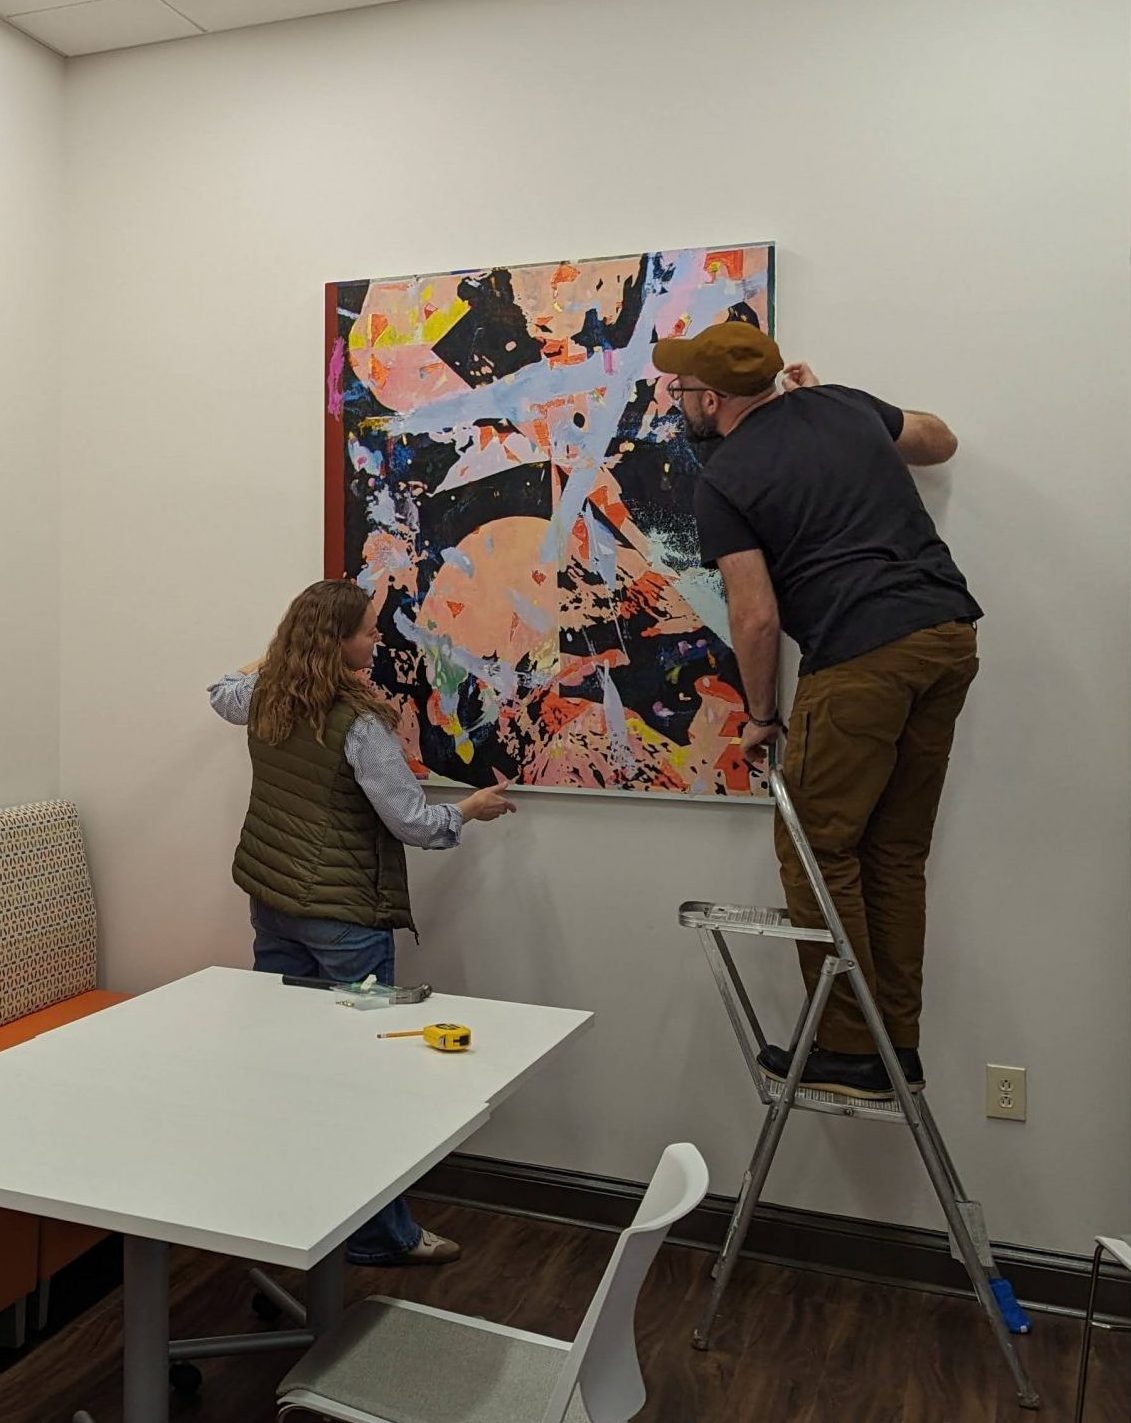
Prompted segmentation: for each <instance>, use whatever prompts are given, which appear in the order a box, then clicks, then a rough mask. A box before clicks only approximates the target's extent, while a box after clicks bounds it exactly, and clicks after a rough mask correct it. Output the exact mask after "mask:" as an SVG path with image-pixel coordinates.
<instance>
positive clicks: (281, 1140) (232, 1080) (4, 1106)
mask: <svg viewBox="0 0 1131 1423" xmlns="http://www.w3.org/2000/svg"><path fill="white" fill-rule="evenodd" d="M440 1021H451V1022H459V1023H465V1024H467V1025H468V1026H470V1027H471V1029H472V1034H473V1046H472V1050H471V1051H470V1052H466V1053H458V1054H457V1053H453V1054H445V1053H437V1052H433V1051H432V1050H431V1049H429V1048H427V1047H425V1046H424V1044H423V1042H422V1041H420V1040H419V1039H414V1038H407V1039H394V1040H384V1041H383V1040H380V1039H378V1037H377V1034H378V1032H383V1031H393V1030H399V1029H403V1028H413V1027H420V1026H423V1025H424V1024H425V1023H432V1022H440ZM591 1022H592V1014H590V1013H586V1012H580V1011H576V1010H572V1009H560V1008H544V1007H537V1006H532V1005H526V1004H517V1003H500V1002H496V1001H493V1000H489V999H475V998H456V997H450V996H446V995H440V994H436V995H434V996H433V997H432V998H430V999H429V1000H427V1001H426V1002H425V1003H422V1004H418V1005H412V1006H405V1007H400V1008H385V1009H380V1010H376V1011H370V1012H359V1011H357V1010H355V1009H347V1008H343V1007H340V1006H338V1005H337V1004H336V1003H335V1001H334V995H333V994H332V993H331V992H325V991H316V990H311V989H305V988H292V987H286V986H284V985H283V984H282V982H281V980H280V979H278V978H276V977H274V976H273V975H270V974H256V973H251V972H246V971H242V970H238V969H223V968H210V969H205V970H203V971H202V972H200V973H197V974H193V975H191V976H190V977H188V978H185V979H181V980H178V981H177V982H176V983H173V984H169V985H168V986H166V987H164V988H160V989H157V990H155V991H153V992H152V993H147V994H144V995H142V996H141V997H139V998H135V999H132V1000H130V1001H129V1002H127V1003H123V1004H120V1005H118V1006H116V1007H114V1008H109V1009H107V1010H105V1011H104V1012H102V1013H99V1014H97V1015H95V1016H94V1017H91V1018H87V1019H83V1020H82V1021H80V1022H78V1023H74V1024H70V1025H68V1026H67V1027H63V1028H57V1029H55V1030H54V1031H52V1032H49V1033H45V1034H43V1035H42V1036H40V1037H38V1038H35V1039H33V1040H32V1041H31V1042H29V1043H26V1044H22V1045H21V1046H19V1047H15V1048H10V1049H8V1050H7V1051H5V1052H3V1053H0V1142H2V1143H3V1152H2V1154H0V1206H7V1207H10V1208H12V1209H14V1210H23V1211H29V1212H31V1213H33V1214H38V1215H44V1216H51V1217H56V1218H58V1219H61V1220H73V1221H79V1222H82V1223H84V1224H88V1225H94V1226H102V1227H105V1228H106V1229H109V1230H115V1231H121V1232H122V1233H123V1234H124V1235H125V1237H126V1248H125V1364H124V1413H123V1419H124V1423H164V1420H166V1419H167V1418H168V1380H167V1370H168V1363H169V1360H170V1358H171V1357H173V1358H184V1357H203V1356H205V1355H206V1354H209V1353H220V1352H228V1349H226V1348H224V1342H225V1341H220V1340H198V1341H188V1342H185V1343H183V1344H182V1343H177V1344H172V1345H171V1344H170V1340H169V1326H168V1288H169V1278H168V1246H169V1244H170V1243H173V1244H181V1245H190V1246H196V1247H199V1248H202V1249H206V1250H215V1251H221V1252H223V1253H226V1254H234V1255H240V1256H248V1257H250V1258H252V1259H256V1260H262V1261H265V1262H267V1263H269V1264H275V1265H287V1266H292V1267H295V1268H298V1269H301V1270H305V1271H307V1272H309V1278H308V1291H307V1295H308V1310H307V1329H306V1330H305V1331H303V1332H301V1333H300V1332H291V1333H283V1332H280V1333H277V1334H274V1335H268V1336H253V1338H252V1339H250V1340H243V1341H240V1340H233V1341H228V1342H229V1344H230V1346H231V1350H232V1351H235V1352H241V1351H243V1350H244V1349H246V1348H251V1347H264V1346H268V1347H270V1346H271V1345H275V1346H282V1345H284V1344H287V1345H290V1344H294V1343H303V1342H307V1341H308V1340H309V1339H310V1338H311V1337H312V1336H315V1335H317V1334H318V1333H319V1332H321V1330H323V1329H325V1328H326V1327H327V1326H328V1325H329V1324H330V1323H332V1322H333V1319H334V1318H335V1317H336V1315H337V1313H338V1312H339V1311H340V1309H341V1296H342V1262H343V1257H344V1248H343V1242H344V1241H345V1239H346V1237H347V1236H348V1235H349V1234H351V1232H352V1231H353V1230H354V1229H355V1228H356V1227H357V1226H358V1225H360V1224H361V1223H362V1222H363V1221H364V1220H367V1219H368V1218H369V1217H370V1216H371V1215H373V1214H374V1212H376V1211H377V1210H379V1209H380V1208H381V1207H382V1206H384V1205H387V1204H388V1203H389V1202H390V1201H391V1200H392V1199H393V1198H394V1197H395V1196H397V1195H399V1194H400V1193H401V1191H403V1190H404V1189H405V1188H406V1187H407V1186H409V1185H411V1184H412V1183H413V1182H414V1181H416V1180H418V1179H419V1177H420V1176H421V1175H423V1174H424V1172H426V1171H427V1170H428V1169H429V1168H430V1167H431V1166H432V1165H434V1164H435V1163H436V1162H437V1161H439V1160H440V1159H442V1158H443V1157H444V1156H445V1155H446V1154H447V1153H448V1152H449V1151H451V1150H452V1149H453V1147H455V1146H457V1145H459V1144H460V1143H461V1142H462V1141H464V1140H465V1139H466V1138H467V1137H468V1136H470V1135H471V1134H472V1133H473V1132H474V1131H476V1130H477V1129H478V1128H479V1127H480V1126H482V1125H483V1123H484V1122H485V1121H486V1120H487V1118H488V1117H489V1115H490V1112H491V1109H492V1108H493V1107H494V1106H495V1105H496V1104H497V1103H498V1102H500V1101H502V1100H503V1099H504V1098H505V1097H506V1096H507V1095H508V1094H509V1093H510V1092H511V1091H513V1090H514V1088H515V1087H516V1086H517V1085H518V1084H519V1083H520V1082H521V1081H522V1080H523V1078H524V1077H526V1076H527V1075H528V1074H529V1073H530V1072H532V1071H534V1070H535V1069H536V1068H537V1067H538V1066H539V1065H540V1064H541V1063H543V1062H544V1061H545V1060H546V1059H547V1058H548V1057H549V1056H550V1055H551V1054H552V1053H553V1052H555V1051H556V1050H557V1049H558V1048H560V1047H561V1046H562V1045H563V1044H564V1043H566V1042H568V1041H569V1040H570V1038H572V1037H574V1036H575V1035H576V1034H577V1033H579V1032H580V1031H581V1030H582V1029H583V1028H586V1027H587V1026H589V1024H590V1023H591Z"/></svg>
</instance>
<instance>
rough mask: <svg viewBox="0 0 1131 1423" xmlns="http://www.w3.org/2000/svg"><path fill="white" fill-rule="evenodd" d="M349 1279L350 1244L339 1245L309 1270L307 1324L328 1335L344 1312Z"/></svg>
mask: <svg viewBox="0 0 1131 1423" xmlns="http://www.w3.org/2000/svg"><path fill="white" fill-rule="evenodd" d="M345 1282H346V1247H345V1246H344V1245H339V1246H338V1248H337V1249H336V1250H331V1252H330V1253H329V1255H327V1256H326V1257H325V1258H324V1259H322V1260H319V1262H318V1264H317V1265H315V1267H314V1268H313V1269H312V1270H308V1271H307V1272H306V1326H307V1328H308V1329H310V1330H312V1331H313V1333H314V1334H315V1335H319V1334H325V1332H326V1331H327V1329H330V1328H332V1327H333V1326H334V1325H335V1324H336V1323H337V1321H338V1319H339V1318H340V1316H341V1313H342V1303H343V1298H342V1297H343V1294H344V1291H345Z"/></svg>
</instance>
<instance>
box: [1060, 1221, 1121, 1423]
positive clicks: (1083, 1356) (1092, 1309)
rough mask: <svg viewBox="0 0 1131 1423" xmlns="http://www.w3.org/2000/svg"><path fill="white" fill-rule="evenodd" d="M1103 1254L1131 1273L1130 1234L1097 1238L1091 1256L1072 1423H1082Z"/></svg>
mask: <svg viewBox="0 0 1131 1423" xmlns="http://www.w3.org/2000/svg"><path fill="white" fill-rule="evenodd" d="M1105 1255H1110V1256H1111V1257H1112V1258H1113V1259H1114V1260H1118V1261H1119V1263H1120V1264H1121V1265H1122V1266H1123V1268H1124V1269H1125V1270H1131V1235H1097V1236H1096V1251H1095V1254H1094V1255H1093V1256H1092V1279H1091V1284H1090V1285H1089V1287H1088V1309H1087V1312H1086V1313H1085V1315H1084V1340H1083V1343H1082V1344H1081V1345H1080V1375H1079V1378H1078V1380H1077V1384H1076V1412H1075V1413H1074V1414H1073V1415H1072V1417H1073V1423H1082V1420H1083V1417H1084V1395H1085V1394H1086V1393H1087V1390H1088V1358H1089V1356H1090V1354H1091V1352H1092V1330H1093V1329H1094V1328H1095V1319H1096V1290H1097V1289H1098V1287H1099V1283H1100V1265H1101V1263H1102V1262H1103V1258H1104V1256H1105ZM1127 1327H1128V1326H1127V1325H1120V1324H1116V1325H1112V1324H1105V1325H1104V1326H1103V1328H1105V1329H1126V1328H1127Z"/></svg>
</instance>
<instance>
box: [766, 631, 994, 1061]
mask: <svg viewBox="0 0 1131 1423" xmlns="http://www.w3.org/2000/svg"><path fill="white" fill-rule="evenodd" d="M977 670H978V653H977V635H976V633H975V631H974V628H973V627H972V626H971V625H970V624H969V623H944V624H942V625H941V626H940V627H934V628H927V629H926V630H925V631H923V632H916V633H912V634H911V635H910V636H909V637H904V638H901V639H900V640H899V641H898V642H891V643H888V644H887V645H886V646H884V647H878V648H876V649H875V651H873V652H867V653H865V654H864V655H863V656H861V657H855V658H853V659H852V660H851V661H850V662H841V663H839V664H838V665H836V666H834V667H828V668H825V669H824V670H822V671H820V672H814V673H812V674H810V675H808V676H805V677H802V678H801V679H800V681H799V683H798V687H797V698H796V700H795V702H794V704H793V711H792V714H791V716H790V723H789V738H788V741H787V743H786V751H785V760H784V763H783V768H782V769H783V773H784V775H785V781H786V785H787V786H788V787H789V791H790V795H791V796H792V797H793V801H794V805H795V807H796V809H797V814H798V816H799V818H800V820H801V824H802V826H803V828H804V830H805V833H806V835H807V836H808V837H809V840H810V842H811V844H812V846H813V851H814V854H815V855H816V857H817V861H818V863H819V864H820V867H821V871H822V873H823V874H824V877H825V880H826V881H827V883H828V886H829V890H830V892H831V894H832V897H833V899H834V901H835V903H836V907H837V910H838V911H839V913H840V917H841V919H842V920H843V921H844V928H845V931H846V933H847V934H848V938H849V942H850V943H851V944H852V948H853V952H854V953H855V955H856V959H857V961H858V962H859V964H860V967H861V968H862V969H863V971H864V974H865V976H866V977H867V979H868V984H869V987H870V988H871V990H872V993H873V995H874V996H875V999H876V1003H877V1005H878V1007H879V1010H880V1016H881V1017H882V1018H883V1020H884V1023H885V1025H886V1027H887V1030H888V1033H889V1035H890V1036H891V1040H892V1043H893V1044H894V1045H895V1046H896V1047H901V1048H916V1047H918V1046H919V1014H920V1011H921V1008H922V993H923V939H924V932H925V920H926V915H925V899H926V878H925V869H926V863H927V855H928V852H929V851H930V848H931V835H932V832H933V830H934V825H935V815H936V813H937V811H938V806H939V798H940V796H941V794H942V788H943V781H944V779H945V777H946V768H947V762H948V761H949V759H950V747H951V742H952V741H953V739H954V724H955V722H956V721H957V719H958V714H959V712H960V711H961V710H962V704H963V702H965V700H966V693H967V691H968V690H969V687H970V683H971V682H972V681H973V680H974V676H975V674H976V672H977ZM775 843H776V846H777V852H778V859H779V861H780V863H781V877H782V886H783V888H784V889H785V897H786V903H787V904H788V906H789V913H790V918H791V919H792V920H793V922H794V923H795V924H799V925H803V926H804V925H807V926H809V927H810V928H815V927H817V926H819V925H820V924H821V922H822V921H821V917H820V914H819V913H818V911H817V905H816V900H815V898H814V896H813V892H812V890H811V889H810V887H809V881H808V880H807V879H806V878H805V873H804V871H803V869H802V868H801V863H800V861H799V860H798V859H797V856H796V854H795V853H794V849H793V845H792V843H791V841H790V839H789V836H788V834H787V833H786V830H785V827H784V826H783V825H782V823H781V819H780V817H779V818H778V820H777V824H776V826H775ZM799 950H800V956H801V970H802V973H803V974H804V977H805V983H806V986H807V988H808V990H809V992H810V993H812V992H813V989H814V987H815V986H816V982H817V978H818V975H819V973H820V969H821V964H822V963H823V961H824V959H825V955H826V954H827V953H828V952H829V949H828V946H827V945H821V944H801V945H800V946H799ZM817 1041H818V1042H819V1043H820V1045H821V1047H823V1048H825V1049H827V1050H829V1051H831V1052H862V1053H870V1052H875V1050H876V1049H875V1045H874V1043H873V1041H872V1035H871V1033H869V1031H868V1029H867V1026H866V1025H865V1022H864V1019H863V1016H862V1015H861V1013H860V1010H859V1008H858V1006H857V1003H856V998H855V995H854V994H853V992H852V989H851V988H850V987H849V985H848V983H847V982H846V981H845V979H844V977H843V976H841V977H838V978H837V979H836V981H835V983H834V985H833V992H832V995H831V997H830V998H829V1002H828V1006H827V1007H826V1009H825V1015H824V1020H823V1021H822V1023H821V1026H820V1029H819V1030H818V1033H817Z"/></svg>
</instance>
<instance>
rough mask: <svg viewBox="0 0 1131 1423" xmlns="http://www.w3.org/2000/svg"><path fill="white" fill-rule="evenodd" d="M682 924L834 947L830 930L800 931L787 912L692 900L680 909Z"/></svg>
mask: <svg viewBox="0 0 1131 1423" xmlns="http://www.w3.org/2000/svg"><path fill="white" fill-rule="evenodd" d="M679 922H680V923H681V924H682V925H684V927H685V928H688V929H720V930H726V931H727V932H728V933H732V934H767V935H769V936H770V937H771V938H774V939H804V940H805V941H806V942H811V943H818V944H831V943H832V941H833V936H832V934H831V933H830V932H829V931H828V929H799V928H797V926H796V925H794V924H791V923H790V922H789V918H788V914H787V911H786V910H784V909H754V908H751V907H750V906H749V905H745V904H710V903H708V902H707V900H705V899H689V900H687V901H686V902H685V903H684V904H681V905H680V906H679Z"/></svg>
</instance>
